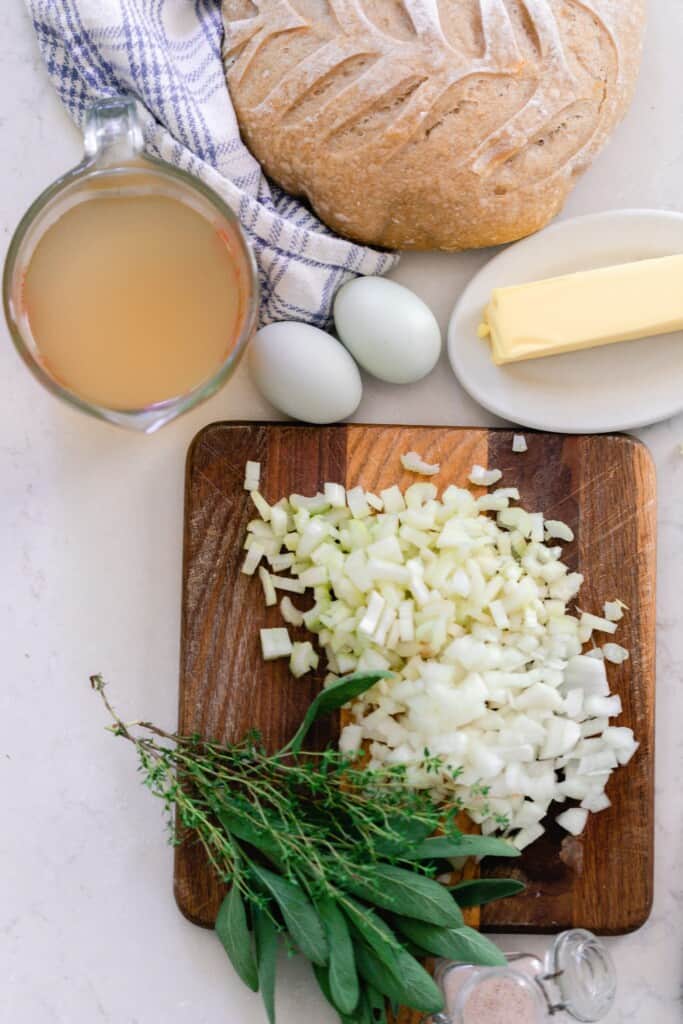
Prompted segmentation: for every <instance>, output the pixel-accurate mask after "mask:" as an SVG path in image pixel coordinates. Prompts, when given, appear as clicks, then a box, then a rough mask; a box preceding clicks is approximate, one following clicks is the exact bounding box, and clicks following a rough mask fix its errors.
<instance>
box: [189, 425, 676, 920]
mask: <svg viewBox="0 0 683 1024" xmlns="http://www.w3.org/2000/svg"><path fill="white" fill-rule="evenodd" d="M526 437H527V441H528V444H529V450H528V452H526V453H525V454H521V455H518V454H513V452H512V450H511V445H512V433H511V432H510V431H507V430H480V429H477V430H475V429H462V428H454V427H397V426H387V427H383V426H359V425H340V426H331V427H315V428H314V427H303V426H294V425H279V424H256V423H251V424H244V423H242V424H239V423H218V424H214V425H212V426H209V427H207V428H206V429H205V430H203V431H202V432H201V433H200V434H199V435H198V436H197V438H196V439H195V441H194V442H193V444H192V446H191V448H190V452H189V455H188V462H187V479H186V506H185V548H184V571H183V607H182V637H181V667H180V708H179V729H180V732H182V733H195V732H196V733H199V734H201V735H204V736H206V737H212V738H217V739H222V740H225V741H232V740H236V739H238V738H239V737H241V736H242V734H243V733H244V732H245V731H246V730H247V729H249V728H252V727H256V728H258V729H260V730H261V732H262V733H263V736H264V739H265V742H266V744H267V745H268V746H269V747H270V748H272V749H276V748H277V747H279V746H281V745H282V744H283V742H284V741H285V740H286V739H287V738H289V736H290V735H291V734H292V732H293V731H294V729H295V728H296V726H297V725H298V723H299V721H300V720H301V718H302V716H303V714H304V711H305V709H306V707H307V706H308V704H309V702H310V700H311V699H312V697H313V696H314V694H315V693H316V692H317V690H318V689H319V686H320V680H321V676H322V673H320V674H319V675H318V676H316V677H310V678H309V677H306V678H305V679H303V680H296V679H292V678H290V676H289V672H288V666H287V662H286V660H280V661H277V662H271V663H269V664H264V662H263V661H262V659H261V654H260V644H259V629H260V628H261V627H263V626H275V625H280V624H281V622H280V619H279V613H278V609H277V607H275V608H265V607H264V604H263V600H262V594H261V588H260V585H259V582H258V579H257V578H255V577H253V578H250V577H246V576H244V575H243V574H241V573H240V572H239V566H240V565H241V562H242V559H243V551H242V543H243V540H244V536H245V529H246V525H247V522H248V521H249V520H250V519H251V518H253V516H254V511H253V506H252V505H251V502H250V500H249V497H248V495H247V492H246V491H244V490H243V486H242V485H243V479H244V464H245V462H246V460H247V459H252V460H256V461H259V462H260V463H261V466H262V470H261V474H262V475H261V481H262V482H261V490H262V491H263V493H264V494H265V496H266V497H267V498H270V499H271V500H276V499H278V498H280V497H281V496H282V495H286V494H290V493H292V492H294V491H296V492H299V493H304V494H313V493H315V492H316V491H317V490H318V489H320V488H321V487H322V485H323V483H324V482H325V481H326V480H330V481H336V482H339V483H343V484H347V485H348V486H353V485H355V484H360V485H362V486H363V487H365V488H366V489H368V490H372V491H375V492H377V491H379V490H380V489H382V488H383V487H387V486H389V485H391V484H393V483H398V484H399V485H400V486H401V487H406V486H408V485H409V484H410V483H413V482H414V481H415V479H416V478H415V476H414V475H413V474H409V473H406V472H404V471H403V470H402V468H401V465H400V462H399V455H400V454H401V453H402V452H407V451H411V450H413V451H417V452H419V453H420V454H421V455H422V456H423V457H424V458H426V459H427V460H428V461H430V462H440V463H441V472H440V474H439V476H438V477H437V478H436V482H437V484H439V485H445V484H446V483H448V482H456V483H459V484H462V483H464V482H465V480H466V478H467V475H468V473H469V471H470V468H471V466H472V465H473V464H474V463H479V464H480V465H482V466H490V467H494V466H496V467H498V468H500V469H502V470H503V481H502V485H508V486H517V487H519V490H520V494H521V500H522V503H523V504H524V505H525V506H526V507H527V508H529V509H532V510H540V511H542V512H544V514H545V515H546V517H547V518H553V519H562V520H564V521H565V522H567V523H569V524H570V526H571V527H572V529H573V530H574V533H575V537H576V539H575V541H574V542H573V543H572V544H571V545H566V546H565V555H564V557H565V560H566V561H567V562H569V564H570V565H571V568H572V569H578V570H579V571H581V572H582V573H583V574H584V576H585V583H584V586H583V588H582V590H581V595H580V603H581V606H582V607H583V608H585V609H590V610H592V611H595V612H600V610H601V609H602V604H603V602H604V601H605V600H609V599H613V598H616V597H619V598H620V599H621V600H623V601H624V602H625V603H626V604H627V605H628V606H629V609H630V611H629V612H628V613H627V614H626V616H625V618H624V620H623V623H622V624H621V626H620V629H619V632H618V636H617V639H618V640H619V642H620V643H622V644H623V645H624V646H626V647H627V648H629V650H630V652H631V658H630V660H629V661H627V662H626V663H625V664H624V665H621V666H610V668H609V677H610V683H611V687H612V690H613V691H616V692H618V693H619V694H620V695H621V699H622V703H623V708H624V710H623V714H622V716H621V718H620V720H619V724H623V725H629V726H631V727H632V728H633V730H634V731H635V733H636V736H637V738H638V739H639V740H640V749H639V751H638V753H637V754H636V756H635V757H634V758H633V760H632V761H631V763H630V764H629V765H628V766H627V767H626V768H621V769H619V770H618V771H616V772H615V774H614V775H613V777H612V779H611V780H610V783H609V790H608V792H609V796H610V798H611V800H612V807H611V808H610V809H609V810H607V811H604V812H602V813H601V814H597V815H591V817H590V821H589V825H588V827H587V829H586V831H585V832H584V833H583V835H582V836H580V837H579V838H576V839H575V838H573V837H571V836H568V835H567V834H566V833H565V832H563V831H562V830H561V829H560V828H559V827H558V826H555V825H553V824H552V823H551V824H550V825H549V827H548V830H547V832H546V834H545V836H543V837H542V839H540V840H538V841H537V842H536V843H534V844H533V845H532V846H531V847H529V848H528V849H527V850H526V851H525V852H524V855H523V856H522V857H521V858H520V859H519V860H517V861H506V862H496V861H494V860H491V859H487V860H485V861H484V862H483V865H482V873H483V874H484V875H486V876H496V875H510V874H514V875H516V876H517V877H519V878H520V879H522V880H523V881H524V882H525V883H526V887H527V888H526V891H525V892H524V893H523V894H522V895H520V896H517V897H515V898H513V899H507V900H503V901H501V902H498V903H493V904H490V905H488V906H486V907H484V908H482V910H481V916H480V921H479V923H480V925H481V927H482V928H483V929H485V930H488V931H529V932H543V931H559V930H561V929H564V928H569V927H584V928H589V929H591V930H592V931H595V932H598V933H601V934H608V935H609V934H620V933H623V932H628V931H631V930H632V929H634V928H637V927H639V926H640V925H641V924H642V923H643V922H644V921H645V919H646V918H647V916H648V913H649V910H650V906H651V902H652V874H653V813H654V807H653V781H654V688H655V668H654V659H655V648H654V628H655V626H654V624H655V532H656V516H655V475H654V469H653V465H652V462H651V459H650V456H649V454H648V452H647V449H646V448H644V447H643V446H642V445H641V444H639V443H638V442H637V441H635V440H633V439H632V438H628V437H622V436H595V437H578V436H570V437H565V436H560V435H556V434H534V433H527V435H526ZM294 632H297V631H296V630H295V631H294ZM302 638H303V637H302ZM336 727H337V726H336V724H335V723H324V724H319V727H318V733H317V735H316V736H314V739H316V741H317V742H320V743H323V742H325V741H326V739H327V738H329V736H330V735H331V734H330V731H329V730H330V729H332V730H334V729H335V728H336ZM175 895H176V899H177V901H178V905H179V907H180V909H181V910H182V912H183V913H184V914H185V915H186V916H187V917H188V918H189V919H190V920H192V921H194V922H196V923H197V924H201V925H205V926H211V925H213V922H214V919H215V915H216V912H217V908H218V905H219V902H220V899H221V895H222V894H221V890H220V888H219V886H218V885H217V884H216V882H215V880H214V878H213V877H212V875H211V873H210V871H209V869H208V867H207V863H206V861H205V858H204V856H203V853H202V851H201V849H200V848H198V847H197V846H196V845H191V844H190V843H183V844H182V845H181V846H179V847H178V848H177V851H176V860H175Z"/></svg>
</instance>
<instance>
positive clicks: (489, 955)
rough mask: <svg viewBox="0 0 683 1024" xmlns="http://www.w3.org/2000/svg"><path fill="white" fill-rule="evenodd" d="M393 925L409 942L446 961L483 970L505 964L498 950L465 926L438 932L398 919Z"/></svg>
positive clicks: (432, 926)
mask: <svg viewBox="0 0 683 1024" xmlns="http://www.w3.org/2000/svg"><path fill="white" fill-rule="evenodd" d="M393 923H394V924H395V925H396V928H398V930H399V931H400V932H402V933H403V934H404V935H405V936H406V937H407V938H408V939H410V941H411V942H414V943H416V944H417V945H418V946H421V947H422V949H426V950H428V951H429V952H430V953H433V954H434V955H435V956H441V957H444V958H445V959H446V960H462V961H464V962H465V963H468V964H482V965H484V966H487V967H495V966H498V965H499V964H500V965H504V964H506V963H507V961H506V959H505V957H504V956H503V954H502V953H501V951H500V950H499V949H498V946H496V945H494V943H493V942H491V941H490V940H489V939H487V938H485V937H484V936H483V935H482V934H481V932H478V931H476V930H475V929H474V928H469V927H468V926H467V925H465V924H463V925H461V926H460V927H459V928H439V927H436V926H434V925H432V924H426V923H425V922H424V921H416V920H414V919H413V918H408V917H401V916H396V917H394V918H393Z"/></svg>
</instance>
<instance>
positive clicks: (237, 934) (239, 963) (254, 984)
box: [215, 885, 259, 992]
mask: <svg viewBox="0 0 683 1024" xmlns="http://www.w3.org/2000/svg"><path fill="white" fill-rule="evenodd" d="M215 929H216V934H217V935H218V938H219V939H220V940H221V942H222V943H223V948H224V949H225V952H226V953H227V954H228V956H229V958H230V963H231V964H232V966H233V967H234V968H235V970H236V971H237V973H238V974H239V976H240V978H241V979H242V981H243V982H244V984H245V985H248V987H249V988H250V989H251V990H252V992H258V985H259V982H258V972H257V970H256V960H255V958H254V951H253V948H252V942H251V934H250V932H249V927H248V925H247V912H246V909H245V906H244V900H243V899H242V895H241V893H240V891H239V889H238V888H237V886H236V885H233V886H232V888H231V889H230V892H229V893H228V894H227V896H226V897H225V899H224V900H223V902H222V903H221V906H220V910H219V911H218V916H217V917H216V924H215Z"/></svg>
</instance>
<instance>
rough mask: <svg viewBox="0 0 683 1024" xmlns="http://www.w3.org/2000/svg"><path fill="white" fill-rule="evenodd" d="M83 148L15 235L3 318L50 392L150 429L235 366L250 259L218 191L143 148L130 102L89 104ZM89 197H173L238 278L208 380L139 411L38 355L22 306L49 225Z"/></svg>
mask: <svg viewBox="0 0 683 1024" xmlns="http://www.w3.org/2000/svg"><path fill="white" fill-rule="evenodd" d="M84 149H85V155H84V159H83V160H82V162H81V163H79V164H78V165H77V166H76V167H74V168H73V169H72V170H70V171H68V172H67V173H66V174H64V175H63V176H62V177H61V178H59V179H58V180H57V181H55V182H54V183H53V184H52V185H50V186H49V187H48V188H47V189H46V190H45V191H44V192H43V193H42V194H41V195H40V196H39V197H38V198H37V199H36V200H35V202H34V203H33V204H32V205H31V206H30V207H29V209H28V210H27V211H26V213H25V214H24V216H23V218H22V220H21V222H20V223H19V225H18V227H17V229H16V231H15V233H14V236H13V238H12V241H11V243H10V246H9V250H8V253H7V259H6V262H5V270H4V281H3V293H4V306H5V316H6V319H7V323H8V326H9V329H10V333H11V336H12V340H13V341H14V344H15V346H16V348H17V351H18V353H19V355H20V356H21V358H22V359H23V360H24V362H25V363H26V365H27V366H28V367H29V369H30V370H31V372H32V373H33V374H34V376H35V377H36V378H37V379H38V380H39V381H40V383H41V384H42V385H43V386H44V387H45V388H47V390H48V391H50V392H51V393H52V394H54V395H56V396H57V397H58V398H61V399H62V400H64V401H66V402H68V403H69V404H70V405H72V406H74V407H75V408H77V409H80V410H81V411H82V412H86V413H88V414H89V415H91V416H95V417H97V418H98V419H103V420H107V421H108V422H110V423H115V424H118V425H119V426H124V427H132V428H133V429H135V430H141V431H144V432H145V433H151V432H152V431H154V430H156V429H158V428H159V427H160V426H162V425H163V424H164V423H167V422H168V421H169V420H172V419H174V418H175V417H176V416H179V415H180V414H181V413H184V412H186V411H187V410H188V409H191V408H193V407H194V406H195V405H197V404H198V403H199V402H202V401H203V400H204V399H206V398H208V397H209V396H210V395H212V394H213V393H214V392H215V391H216V390H217V389H218V388H219V387H220V386H221V385H222V384H223V383H224V382H225V381H226V380H227V379H228V377H229V376H230V375H231V373H232V372H233V370H234V369H235V366H236V365H237V363H238V361H239V359H240V357H241V355H242V353H243V351H244V349H245V347H246V345H247V342H248V341H249V338H250V337H251V335H252V334H253V332H254V330H255V328H256V322H257V314H258V301H259V288H258V276H257V271H256V263H255V260H254V255H253V252H252V249H251V246H250V244H249V242H248V241H247V238H246V236H245V235H244V232H243V231H242V229H241V226H240V224H239V221H238V220H237V218H236V217H235V215H234V213H233V212H232V210H231V209H230V208H229V207H228V206H227V205H226V204H225V203H224V202H223V200H222V199H221V198H220V196H219V195H217V194H216V193H215V192H214V191H213V190H212V189H210V188H208V187H207V186H206V185H205V184H204V183H203V182H202V181H200V180H199V179H198V178H196V177H194V176H192V175H190V174H187V173H186V172H185V171H182V170H179V169H178V168H176V167H174V166H172V165H171V164H169V163H167V162H166V161H164V160H159V159H157V158H155V157H151V156H148V155H147V154H146V153H145V152H144V151H143V142H142V131H141V128H140V125H139V121H138V117H137V113H136V107H135V103H134V101H133V100H131V99H128V98H126V97H119V98H112V99H105V100H100V101H98V102H97V103H95V104H94V105H93V106H92V107H91V108H90V110H89V111H87V113H86V117H85V126H84ZM94 195H98V196H109V195H111V196H123V197H128V196H143V197H144V196H153V197H165V198H168V199H176V200H178V201H179V202H180V203H182V204H184V205H185V206H186V207H189V208H191V209H193V210H194V211H195V212H196V213H198V214H200V216H201V217H203V219H204V220H205V221H206V222H207V223H208V224H210V225H211V227H212V229H213V230H214V231H215V234H216V236H218V237H219V238H220V239H222V241H223V243H224V245H225V248H226V250H227V251H228V252H229V254H230V259H231V261H232V265H233V266H234V270H235V274H236V279H237V281H238V287H237V315H236V320H235V324H234V327H233V328H232V331H231V336H230V338H226V342H227V343H226V348H225V353H224V355H223V357H222V359H221V360H220V361H218V362H217V364H216V365H215V366H214V367H213V370H212V371H211V372H210V373H209V375H208V376H207V377H204V379H202V380H200V381H199V383H193V384H191V385H188V388H187V389H186V390H185V391H184V392H183V393H180V394H177V393H176V394H171V395H169V396H168V397H165V396H164V397H163V398H159V399H154V400H151V401H150V402H149V403H148V404H147V405H145V406H144V407H142V408H139V407H135V408H129V407H114V406H113V405H112V404H108V403H105V402H103V401H97V400H93V399H91V398H88V397H86V395H85V394H84V393H83V392H82V391H81V392H79V391H77V390H75V388H74V387H73V386H70V385H68V384H67V383H66V382H65V380H64V379H60V377H59V376H58V375H57V373H55V372H54V370H53V368H52V367H51V365H50V361H49V360H48V359H47V358H45V356H44V355H43V353H42V352H41V349H40V345H39V344H38V339H37V338H36V337H34V334H33V330H32V326H31V323H30V320H29V316H28V312H27V309H26V302H25V294H24V293H25V280H26V275H27V269H28V267H29V264H30V261H31V257H32V254H33V253H34V251H35V250H36V248H37V246H38V245H39V243H40V241H41V239H42V238H43V237H44V235H45V233H46V232H47V231H48V230H49V229H50V227H51V226H52V225H53V224H55V223H56V222H57V221H58V220H59V219H60V218H61V217H63V216H64V215H65V213H67V211H69V210H71V209H72V208H73V207H75V206H78V205H80V204H83V203H85V202H87V201H88V200H89V199H91V198H92V197H93V196H94ZM170 301H171V302H172V301H173V299H172V297H171V299H170ZM103 316H106V310H103Z"/></svg>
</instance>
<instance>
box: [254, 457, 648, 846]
mask: <svg viewBox="0 0 683 1024" xmlns="http://www.w3.org/2000/svg"><path fill="white" fill-rule="evenodd" d="M500 477H501V473H500V471H499V470H486V469H483V468H482V467H474V469H473V471H472V476H471V480H472V482H473V483H475V484H476V485H477V486H491V484H493V483H495V482H497V481H498V480H499V479H500ZM252 479H253V476H252ZM251 497H252V501H253V503H254V505H255V506H256V508H257V510H258V513H259V517H260V518H255V519H253V520H252V521H251V522H250V523H249V525H248V528H247V530H248V535H247V539H246V541H245V544H244V547H245V549H246V556H245V560H244V563H243V566H242V571H243V572H245V573H246V574H247V575H250V574H253V573H254V572H255V571H256V569H258V571H259V578H260V581H261V585H262V587H263V591H264V595H265V598H266V601H267V603H269V604H274V603H275V602H276V599H277V590H281V591H282V590H284V591H289V592H292V593H300V594H303V593H304V592H305V591H307V590H311V591H312V593H313V605H312V607H310V608H309V609H308V611H305V612H302V611H299V609H297V608H296V607H295V606H294V605H293V604H292V602H291V600H290V599H289V597H288V596H285V597H283V598H282V600H281V603H280V611H281V614H282V619H283V621H284V622H287V623H288V624H290V625H292V626H297V627H300V626H301V625H303V626H305V627H306V629H308V630H309V632H310V633H311V634H312V635H313V636H314V637H315V636H317V646H318V648H319V649H320V650H321V651H323V652H324V655H325V658H326V662H327V668H328V669H329V671H328V673H327V675H326V677H325V683H324V685H329V684H330V682H332V681H334V680H335V679H337V678H338V677H339V676H340V675H342V674H346V673H349V672H353V671H356V670H357V671H364V672H369V671H375V670H380V671H390V672H391V673H392V676H391V678H388V679H383V680H380V681H379V682H378V683H377V684H376V685H375V686H374V687H373V688H372V689H371V690H369V691H368V692H367V693H365V694H364V695H363V697H362V698H361V699H359V700H358V701H357V702H356V703H355V704H354V705H353V706H352V708H351V714H352V725H348V726H347V727H346V729H345V730H344V732H343V734H342V739H341V740H340V744H341V748H342V749H345V750H347V751H348V752H353V751H355V750H357V749H360V748H362V747H363V745H365V747H366V749H367V753H368V757H369V764H370V766H371V767H377V766H379V765H382V764H387V765H391V764H402V765H404V766H405V770H406V780H407V781H408V784H409V785H413V786H418V787H420V788H425V789H429V790H431V791H432V793H433V797H434V799H435V800H437V801H441V800H446V801H453V800H454V799H456V800H459V801H460V802H461V804H462V805H463V806H464V807H465V808H466V809H467V810H468V812H469V814H470V816H471V817H472V819H473V820H474V821H475V822H476V823H478V824H479V825H480V827H481V830H482V832H483V834H485V835H491V834H494V833H496V832H501V831H502V832H503V833H504V834H505V835H507V836H509V837H510V839H511V841H513V842H514V844H515V845H516V846H517V847H518V848H519V849H523V848H524V847H526V846H527V845H529V843H531V842H533V841H535V839H537V838H538V837H539V836H540V835H541V834H542V832H543V825H542V821H543V819H544V818H545V816H546V814H547V813H548V810H549V807H550V804H551V802H552V801H554V800H555V801H560V802H561V801H564V800H567V799H569V800H577V801H581V803H582V806H581V807H580V808H571V809H570V810H568V811H565V812H564V815H569V817H568V818H565V817H564V816H563V815H560V819H562V821H560V823H561V824H562V822H563V821H564V822H565V827H568V826H571V827H569V831H572V830H573V829H575V828H579V826H580V827H581V828H582V827H583V825H584V824H585V819H584V817H583V816H584V815H587V813H588V812H589V811H594V812H597V811H600V810H603V809H605V808H606V807H608V806H609V798H608V796H607V795H606V794H605V786H606V785H607V782H608V779H609V777H610V774H611V772H612V771H613V770H615V769H616V768H617V767H618V766H619V765H622V764H626V763H627V762H628V761H629V760H630V758H631V757H633V755H634V753H635V752H636V750H637V749H638V744H637V741H636V740H635V738H634V737H633V733H632V731H631V730H630V729H628V728H626V727H622V726H615V725H611V724H610V721H612V720H613V719H614V716H616V715H618V714H620V712H621V701H620V699H619V697H618V696H616V695H611V694H610V689H609V681H608V678H607V667H608V666H609V665H611V664H612V663H615V662H620V661H623V660H624V659H625V657H627V654H628V652H627V651H626V649H625V648H622V647H621V646H620V645H618V644H616V643H607V644H605V645H604V647H603V648H602V649H599V648H597V647H596V648H595V649H594V650H592V651H589V652H587V653H586V654H582V653H581V647H582V644H583V643H585V642H586V641H587V640H589V639H590V637H591V636H592V634H593V632H594V631H595V632H602V633H608V634H613V633H614V632H615V631H616V629H617V626H616V623H617V622H618V621H619V617H620V615H621V612H622V606H621V603H620V602H616V601H614V602H606V604H605V607H604V612H605V614H604V617H601V616H597V615H592V614H590V613H587V612H583V613H581V614H580V616H578V614H574V613H573V611H572V610H571V609H570V607H569V602H570V601H572V600H573V599H574V598H575V597H576V595H577V593H578V592H579V589H580V587H581V584H582V582H583V579H582V577H581V575H580V574H579V573H570V572H568V571H567V566H566V565H565V564H564V563H563V562H562V561H561V558H562V550H561V547H560V546H557V545H555V546H553V545H552V543H551V540H552V539H553V538H556V539H558V540H569V539H570V535H571V531H570V530H569V529H568V527H566V526H565V525H564V524H561V523H559V524H558V523H557V522H556V521H554V520H550V522H549V523H544V520H543V516H542V514H541V513H539V512H529V511H527V510H526V509H523V508H520V507H519V506H511V505H510V502H515V501H518V500H519V491H518V490H517V488H514V487H503V488H498V489H497V490H494V491H492V492H491V493H488V494H486V495H484V496H483V497H480V498H475V497H474V496H473V494H472V493H471V492H470V491H469V490H467V489H466V488H463V487H458V486H456V485H454V484H451V485H449V486H447V487H446V488H445V490H444V491H443V493H442V494H441V497H440V498H439V495H438V491H437V488H436V487H435V486H434V484H433V483H431V482H424V481H421V482H417V483H414V484H412V485H411V486H410V487H408V488H407V489H406V491H405V493H403V492H402V491H401V490H400V489H399V488H398V487H397V486H392V487H389V488H385V489H384V490H382V491H381V494H380V495H379V496H376V495H373V494H372V493H370V492H366V491H364V489H363V488H361V487H354V488H351V489H350V490H348V492H347V491H346V489H345V488H344V487H343V486H342V485H341V484H334V483H330V482H328V483H326V484H325V486H324V490H323V493H319V494H315V495H313V496H311V497H307V496H305V495H297V494H291V495H290V496H289V497H288V498H281V499H280V500H279V501H277V502H276V503H274V504H273V505H270V504H269V503H268V502H267V501H266V500H265V498H263V496H262V495H261V494H260V492H259V491H258V490H257V489H255V490H253V491H251ZM489 513H490V514H489ZM264 558H265V559H267V562H268V565H269V567H270V570H271V571H268V569H266V568H265V566H264V565H262V564H260V563H261V560H262V559H264ZM285 571H288V572H289V575H287V576H283V575H276V574H277V573H281V572H285ZM261 645H262V649H263V653H264V657H267V658H269V659H270V658H277V657H289V658H290V668H291V672H292V674H293V675H294V676H302V675H305V674H306V673H307V672H310V671H311V670H312V669H314V668H316V667H317V663H318V654H317V652H316V650H315V648H314V644H313V642H311V640H307V641H301V642H300V641H296V642H295V643H294V644H292V642H291V641H290V639H289V635H288V633H287V630H286V629H281V630H278V629H276V630H262V631H261ZM425 750H428V751H429V752H430V753H431V754H435V755H437V756H438V757H439V758H440V759H441V763H442V766H443V767H442V770H437V771H436V772H434V771H427V770H426V768H425V766H424V765H423V760H424V757H425ZM577 814H578V815H579V816H578V817H577ZM560 819H558V820H560Z"/></svg>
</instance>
